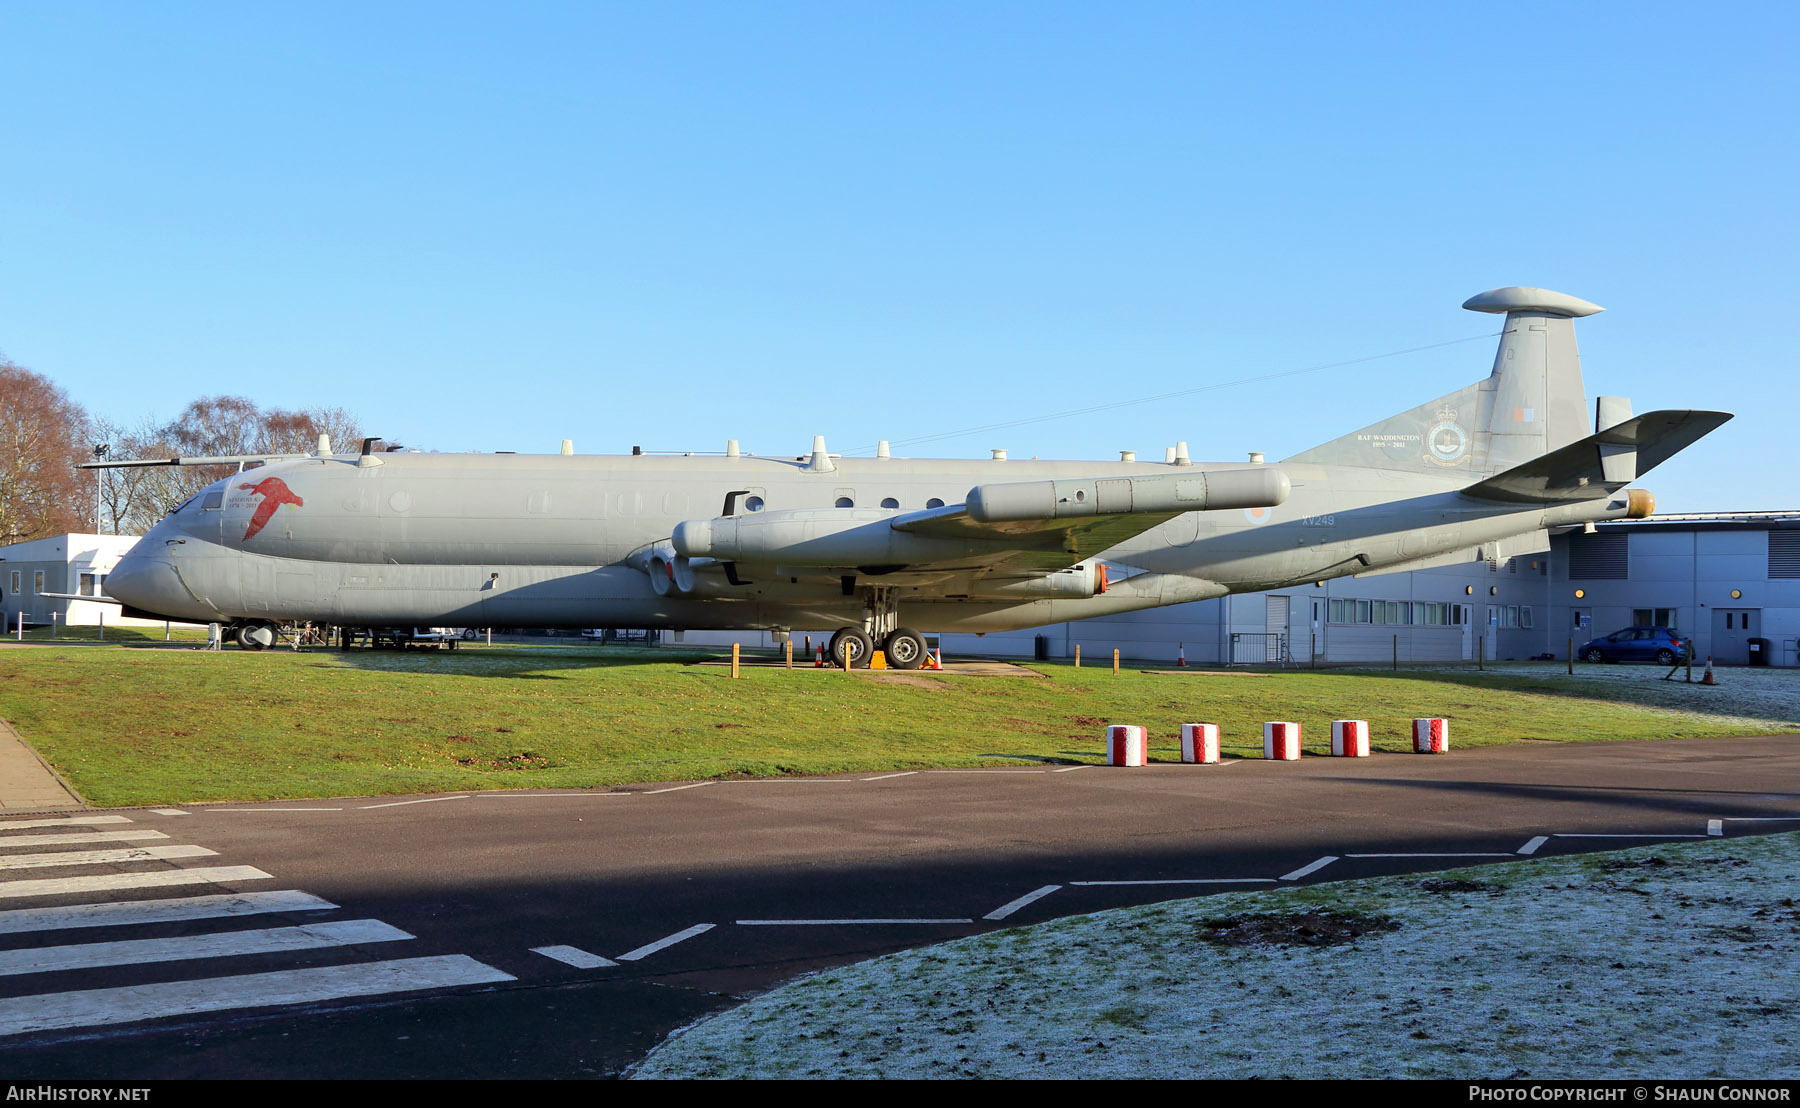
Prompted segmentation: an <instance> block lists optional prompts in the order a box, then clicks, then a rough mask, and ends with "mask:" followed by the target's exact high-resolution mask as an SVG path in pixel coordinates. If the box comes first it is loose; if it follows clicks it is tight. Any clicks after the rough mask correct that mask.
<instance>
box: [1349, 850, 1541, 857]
mask: <svg viewBox="0 0 1800 1108" xmlns="http://www.w3.org/2000/svg"><path fill="white" fill-rule="evenodd" d="M1514 853H1515V852H1514V851H1511V850H1478V851H1472V852H1470V853H1467V854H1447V853H1446V854H1346V855H1344V857H1346V858H1511V857H1513V855H1514Z"/></svg>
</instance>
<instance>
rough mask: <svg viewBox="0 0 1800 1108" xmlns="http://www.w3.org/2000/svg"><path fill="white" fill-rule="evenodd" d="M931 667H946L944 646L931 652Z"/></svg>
mask: <svg viewBox="0 0 1800 1108" xmlns="http://www.w3.org/2000/svg"><path fill="white" fill-rule="evenodd" d="M931 668H932V669H943V668H944V648H943V647H941V646H940V647H938V648H937V649H936V650H934V651H932V652H931Z"/></svg>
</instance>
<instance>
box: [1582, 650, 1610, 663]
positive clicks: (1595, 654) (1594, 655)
mask: <svg viewBox="0 0 1800 1108" xmlns="http://www.w3.org/2000/svg"><path fill="white" fill-rule="evenodd" d="M1582 658H1583V659H1584V660H1586V661H1589V662H1593V663H1594V664H1595V665H1598V664H1599V663H1601V662H1604V661H1606V655H1605V654H1603V653H1601V651H1600V648H1599V647H1597V646H1596V647H1595V648H1594V649H1592V650H1590V651H1588V652H1587V653H1586V654H1583V655H1582Z"/></svg>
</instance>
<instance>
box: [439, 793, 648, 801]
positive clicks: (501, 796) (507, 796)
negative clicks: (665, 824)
mask: <svg viewBox="0 0 1800 1108" xmlns="http://www.w3.org/2000/svg"><path fill="white" fill-rule="evenodd" d="M630 795H631V794H630V793H590V792H579V793H515V792H504V793H476V794H475V799H476V800H532V799H535V798H537V797H558V796H594V797H598V796H630Z"/></svg>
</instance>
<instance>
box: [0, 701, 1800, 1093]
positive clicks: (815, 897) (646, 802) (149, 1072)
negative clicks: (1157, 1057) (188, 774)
mask: <svg viewBox="0 0 1800 1108" xmlns="http://www.w3.org/2000/svg"><path fill="white" fill-rule="evenodd" d="M175 811H177V810H158V809H131V810H125V811H120V812H108V813H98V812H70V813H59V814H54V815H43V816H34V817H19V818H9V819H6V820H4V821H0V1072H4V1073H6V1074H7V1075H8V1076H9V1077H11V1078H14V1079H18V1078H57V1077H60V1078H114V1079H131V1078H187V1077H207V1078H334V1077H359V1078H371V1077H407V1078H413V1077H428V1078H458V1077H491V1078H562V1077H582V1076H599V1077H604V1076H614V1075H616V1074H618V1073H619V1072H620V1071H621V1070H622V1069H624V1068H625V1067H626V1066H628V1065H630V1064H631V1063H632V1062H633V1061H635V1060H637V1059H638V1058H640V1057H642V1056H643V1054H644V1053H645V1052H646V1051H647V1050H649V1049H650V1048H651V1047H652V1046H654V1045H655V1044H656V1043H657V1042H659V1041H660V1040H661V1039H662V1038H663V1037H664V1036H665V1035H667V1034H668V1032H670V1031H671V1030H673V1029H675V1028H677V1027H680V1026H683V1025H684V1024H686V1023H688V1022H691V1021H692V1020H694V1019H696V1018H698V1017H699V1016H701V1015H704V1014H706V1013H708V1012H711V1011H715V1010H717V1009H720V1008H723V1007H726V1006H728V1005H730V1004H732V1003H734V1002H735V1001H736V1000H737V999H739V998H742V997H745V996H749V995H752V994H754V993H757V992H760V991H762V990H765V989H767V988H769V987H771V986H773V985H776V984H779V983H780V982H782V981H785V980H788V979H790V978H792V977H794V976H796V975H798V974H801V973H805V972H807V971H810V970H814V969H818V968H821V967H824V966H829V965H837V964H841V963H845V962H849V961H855V960H860V959H863V958H867V957H870V956H873V955H877V954H881V953H884V952H887V951H892V950H897V949H901V948H905V947H910V946H916V945H921V944H927V943H932V942H937V941H940V940H944V939H950V938H956V937H959V936H963V935H969V934H975V933H978V932H981V931H985V930H991V929H994V928H999V927H1007V926H1013V925H1016V924H1028V923H1032V922H1036V921H1039V920H1044V919H1049V918H1053V917H1058V916H1065V915H1072V914H1077V913H1083V912H1090V911H1095V910H1100V909H1105V908H1112V907H1119V906H1124V905H1130V904H1138V903H1145V902H1149V901H1155V900H1165V899H1169V898H1172V897H1182V896H1192V895H1201V894H1204V893H1207V892H1214V891H1220V890H1227V889H1229V890H1238V889H1245V888H1256V887H1275V886H1280V885H1285V884H1291V883H1294V882H1307V883H1311V882H1317V881H1328V880H1336V879H1342V878H1348V877H1361V876H1372V875H1376V874H1388V873H1397V872H1408V871H1422V870H1435V869H1443V868H1448V867H1451V866H1456V865H1462V864H1467V863H1472V862H1481V861H1496V860H1504V859H1508V858H1512V859H1516V858H1519V857H1522V856H1545V855H1552V854H1566V853H1574V852H1582V851H1590V850H1599V849H1609V848H1614V847H1619V846H1626V845H1639V844H1643V843H1646V842H1653V841H1657V840H1673V839H1680V838H1688V837H1708V836H1714V835H1723V836H1735V835H1741V834H1753V833H1757V832H1763V831H1771V830H1785V829H1793V828H1800V739H1796V737H1795V736H1791V735H1790V736H1773V737H1768V738H1753V739H1719V740H1685V741H1671V742H1635V743H1592V744H1580V745H1560V744H1550V743H1537V744H1524V745H1518V746H1510V747H1501V748H1491V749H1485V750H1477V751H1453V752H1452V753H1451V754H1450V755H1448V756H1442V757H1431V756H1416V755H1394V754H1386V755H1376V756H1374V757H1372V758H1365V759H1357V760H1345V759H1327V758H1319V757H1309V758H1306V759H1303V760H1301V761H1299V762H1291V763H1276V762H1262V761H1241V762H1228V763H1225V764H1222V765H1218V766H1180V765H1156V766H1150V767H1146V768H1142V769H1114V768H1103V767H1083V768H1077V769H1067V768H1060V767H1033V768H1024V769H1013V770H981V771H967V772H956V771H928V772H921V773H913V774H901V775H895V774H867V775H852V776H845V777H838V778H808V779H783V780H771V781H729V782H727V781H720V782H710V783H701V784H697V785H688V786H670V785H646V786H642V787H640V788H636V789H622V790H614V791H610V792H605V793H587V794H580V793H577V794H519V793H508V794H456V795H453V796H445V797H431V798H376V799H356V800H328V801H300V802H289V803H276V804H261V805H213V806H206V807H193V808H185V809H180V810H178V811H179V813H180V814H172V813H174V812H175ZM96 817H97V818H99V819H102V820H105V821H106V822H93V823H78V822H73V821H74V820H78V819H92V818H96ZM1769 821H1773V822H1769ZM148 833H154V834H156V835H160V836H166V837H159V838H129V839H121V838H112V837H108V838H104V839H96V838H92V836H101V835H104V836H116V835H122V834H123V835H146V834H148ZM74 840H82V841H74ZM116 851H137V852H143V851H154V852H158V853H157V854H153V855H144V854H127V855H120V854H116V853H113V852H116ZM196 851H205V852H210V853H195V852H196ZM90 852H94V853H90ZM1327 859H1329V860H1327ZM181 881H187V882H189V883H186V884H173V883H172V882H181ZM32 882H48V883H50V884H31V883H32ZM54 882H65V883H63V884H54ZM66 882H74V883H73V884H69V883H66ZM277 894H279V895H277ZM93 904H106V905H119V906H120V907H117V908H113V907H107V908H102V909H99V910H97V911H93V910H89V911H86V912H85V913H82V914H76V915H70V914H69V913H68V912H67V911H64V909H69V908H71V907H73V906H78V905H93ZM184 917H188V918H184Z"/></svg>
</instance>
